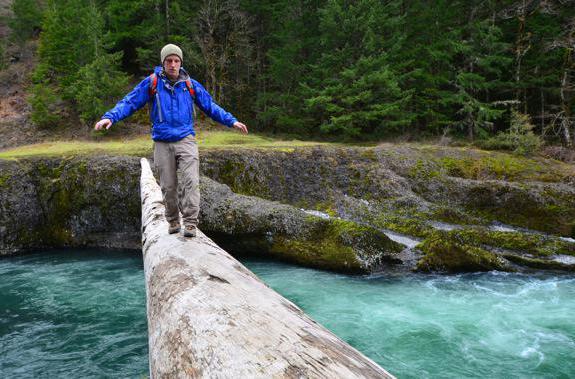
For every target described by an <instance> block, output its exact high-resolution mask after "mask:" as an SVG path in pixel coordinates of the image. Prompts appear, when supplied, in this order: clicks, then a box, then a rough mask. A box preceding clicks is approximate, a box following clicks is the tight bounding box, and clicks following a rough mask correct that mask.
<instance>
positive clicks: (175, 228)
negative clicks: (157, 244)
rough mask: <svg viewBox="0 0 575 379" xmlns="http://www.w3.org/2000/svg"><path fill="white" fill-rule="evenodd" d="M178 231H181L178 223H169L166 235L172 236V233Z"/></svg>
mask: <svg viewBox="0 0 575 379" xmlns="http://www.w3.org/2000/svg"><path fill="white" fill-rule="evenodd" d="M180 229H181V227H180V222H179V221H172V222H170V227H169V228H168V233H169V234H174V233H177V232H179V231H180Z"/></svg>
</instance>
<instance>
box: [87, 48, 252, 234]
mask: <svg viewBox="0 0 575 379" xmlns="http://www.w3.org/2000/svg"><path fill="white" fill-rule="evenodd" d="M160 56H161V61H162V65H161V66H157V67H156V68H155V69H154V73H153V74H151V75H150V76H148V77H147V78H146V79H144V80H142V81H141V82H140V84H138V85H137V86H136V87H135V88H134V89H133V90H132V92H130V93H129V94H127V95H126V97H124V98H123V99H122V100H120V101H119V102H118V104H116V106H115V107H114V108H113V109H111V110H109V111H108V112H106V113H105V114H104V116H102V119H101V120H100V121H98V122H97V123H96V125H95V126H94V129H96V130H100V129H103V128H106V129H110V127H111V126H112V125H113V124H115V123H117V122H118V121H120V120H123V119H125V118H126V117H128V116H130V115H131V114H132V113H134V112H135V111H137V110H138V109H140V108H142V107H143V106H144V105H145V104H146V103H148V104H149V105H150V120H151V122H152V139H153V140H154V164H155V166H156V168H157V170H158V172H159V174H160V187H161V188H162V195H163V198H164V204H165V206H166V220H167V221H168V223H169V224H170V226H169V228H168V233H170V234H172V233H177V232H179V231H180V230H181V225H180V214H179V211H178V210H180V211H181V212H182V218H183V220H184V236H185V237H195V236H196V232H197V225H198V214H199V213H200V187H199V179H200V178H199V177H200V169H199V157H198V145H197V143H196V138H195V135H196V133H195V131H194V118H195V117H194V116H195V112H194V104H196V105H197V106H198V107H199V108H200V109H201V110H202V111H203V112H204V113H206V114H207V115H208V116H210V118H212V119H213V120H214V121H216V122H219V123H220V124H223V125H225V126H227V127H229V128H235V129H238V130H239V131H240V132H242V133H244V134H247V132H248V128H247V126H246V125H244V124H242V123H241V122H239V121H238V120H237V119H236V118H235V117H234V116H233V115H232V114H231V113H229V112H227V111H226V110H224V109H223V108H222V107H220V106H219V105H218V104H216V103H215V102H214V100H213V99H212V97H211V96H210V94H209V93H208V91H206V89H205V88H204V87H203V86H202V85H201V84H200V83H198V82H197V81H195V80H194V79H192V78H190V76H189V75H188V73H187V72H186V70H184V68H183V67H182V62H183V54H182V50H181V49H180V48H179V47H178V46H176V45H172V44H168V45H166V46H164V47H163V48H162V51H161V53H160ZM178 168H179V169H180V175H181V178H180V185H181V191H180V194H179V196H180V198H179V199H178V177H177V172H178ZM178 200H179V201H178Z"/></svg>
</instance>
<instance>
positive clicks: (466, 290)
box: [245, 260, 575, 378]
mask: <svg viewBox="0 0 575 379" xmlns="http://www.w3.org/2000/svg"><path fill="white" fill-rule="evenodd" d="M245 264H246V265H247V266H248V267H249V268H250V269H251V270H252V271H253V272H255V273H256V274H257V275H258V276H259V277H260V278H261V279H263V280H264V281H265V282H266V283H267V284H269V285H270V287H272V288H273V289H275V290H276V291H278V292H280V293H281V294H282V295H284V296H285V297H287V298H289V299H290V300H292V301H293V302H295V303H296V304H297V305H298V306H300V307H301V308H302V309H303V310H304V311H305V312H306V313H308V314H309V315H310V316H311V317H313V318H314V319H315V320H316V321H318V322H320V323H321V324H323V325H324V326H326V327H327V328H328V329H330V330H331V331H333V332H334V333H336V334H337V335H338V336H340V337H341V338H343V339H344V340H345V341H347V342H349V343H350V344H351V345H353V346H354V347H355V348H357V349H358V350H360V351H362V352H363V353H364V354H366V355H367V356H369V357H370V358H372V359H373V360H374V361H376V362H377V363H379V364H380V365H381V366H382V367H384V368H385V369H386V370H388V371H389V372H391V373H392V374H394V375H396V376H398V377H399V378H464V377H465V378H472V377H477V378H534V377H536V378H572V377H575V277H573V276H571V277H567V276H553V275H546V276H529V275H521V274H504V273H487V274H471V275H457V276H425V275H409V276H404V277H389V278H386V277H376V276H372V277H349V276H345V275H337V274H332V273H326V272H321V271H317V270H311V269H305V268H298V267H294V266H289V265H285V264H281V263H272V262H266V261H257V260H251V261H246V262H245Z"/></svg>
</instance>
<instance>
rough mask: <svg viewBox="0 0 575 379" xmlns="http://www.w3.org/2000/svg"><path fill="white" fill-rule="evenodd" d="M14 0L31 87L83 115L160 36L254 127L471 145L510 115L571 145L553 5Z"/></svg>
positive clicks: (140, 64) (107, 100)
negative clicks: (32, 74) (31, 50)
mask: <svg viewBox="0 0 575 379" xmlns="http://www.w3.org/2000/svg"><path fill="white" fill-rule="evenodd" d="M38 4H41V5H42V4H43V5H45V6H43V7H35V5H38ZM13 10H14V15H15V16H14V19H13V20H12V21H11V25H12V28H13V30H15V31H18V33H20V34H21V35H22V36H24V37H23V38H28V37H29V36H30V35H31V33H33V30H34V29H37V28H38V27H39V28H41V30H42V32H41V36H40V47H39V55H40V65H39V68H38V69H37V75H36V77H37V79H39V80H37V83H40V82H41V83H48V85H49V87H46V86H44V88H50V89H51V90H50V91H53V92H54V94H55V95H57V97H59V98H61V99H63V100H64V102H65V103H66V104H68V106H69V107H70V109H71V112H76V113H77V114H78V115H80V116H81V118H82V119H83V120H84V121H85V122H89V120H91V119H93V118H95V117H96V116H97V114H98V113H99V112H100V111H101V109H104V108H105V107H106V106H109V105H110V104H111V103H112V102H113V101H114V100H118V97H119V96H121V95H119V93H121V88H123V86H124V85H125V83H126V78H127V77H128V76H132V78H133V81H136V80H139V79H140V78H141V77H143V76H145V75H148V74H149V73H150V71H151V70H152V68H153V66H155V65H157V64H159V63H160V62H159V50H160V49H161V47H162V46H163V45H164V44H166V43H170V42H171V43H176V44H179V45H180V46H181V47H182V49H183V51H184V67H186V68H187V69H188V71H189V72H190V73H191V74H192V76H194V77H195V78H196V79H198V80H199V81H200V82H202V83H204V84H205V85H206V87H207V88H208V89H209V90H210V91H211V92H212V93H213V95H214V96H215V98H216V99H217V100H218V101H220V102H221V103H222V105H223V106H225V107H226V108H228V109H229V110H231V111H232V112H233V113H235V114H236V115H238V116H240V117H241V118H244V119H246V120H248V122H249V123H250V125H251V126H252V127H253V128H255V129H259V130H263V131H269V132H281V133H292V134H300V135H304V134H306V135H310V134H311V135H318V136H336V137H337V136H345V137H349V138H357V139H370V138H381V137H384V136H388V135H394V134H406V133H408V134H411V135H439V134H448V133H450V134H454V135H459V136H462V137H467V138H470V139H475V140H477V139H479V140H481V139H485V138H489V137H493V136H496V135H502V134H498V133H503V134H505V133H507V132H510V128H511V129H512V128H513V123H512V122H511V120H513V119H516V118H517V117H516V116H513V117H511V116H510V115H511V114H512V113H511V111H514V112H515V113H513V114H524V115H528V116H529V117H530V120H532V121H531V122H530V125H533V129H532V131H531V133H533V134H534V135H537V136H545V137H546V138H548V139H555V140H557V141H561V142H563V143H564V144H566V145H568V146H574V145H575V119H574V115H575V96H573V91H574V90H575V83H574V76H575V59H574V53H573V50H574V48H573V46H574V43H575V21H573V20H575V7H573V6H572V4H571V2H568V1H562V0H549V1H545V2H542V1H538V0H505V1H495V0H482V1H479V0H473V1H463V0H438V1H434V2H429V1H422V0H409V1H406V0H356V1H351V0H266V1H259V0H134V1H129V2H126V1H120V0H98V1H96V0H62V1H55V0H46V1H38V2H36V1H34V0H15V1H14V3H13ZM39 11H42V12H43V15H42V17H40V16H39V15H38V14H37V13H38V12H39ZM40 20H41V22H40ZM46 91H47V90H45V89H40V87H38V88H37V91H35V92H36V93H37V95H38V97H35V99H36V100H38V99H40V98H42V96H46V100H49V98H50V96H48V94H46V93H44V92H46ZM46 103H49V101H47V102H46ZM38 104H41V102H40V103H38ZM35 108H36V107H35ZM46 109H48V108H46Z"/></svg>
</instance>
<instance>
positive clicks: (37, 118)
mask: <svg viewBox="0 0 575 379" xmlns="http://www.w3.org/2000/svg"><path fill="white" fill-rule="evenodd" d="M30 104H31V105H32V114H31V118H32V122H33V123H34V124H36V126H38V127H39V128H42V129H52V128H55V127H56V126H58V125H59V124H60V122H61V120H62V118H63V117H64V115H63V114H62V110H63V109H64V104H63V101H62V99H61V97H60V96H59V95H58V93H57V92H56V90H55V89H54V86H53V85H51V84H50V83H49V81H48V80H45V81H43V82H41V83H37V84H35V85H34V86H33V87H32V96H31V98H30Z"/></svg>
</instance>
